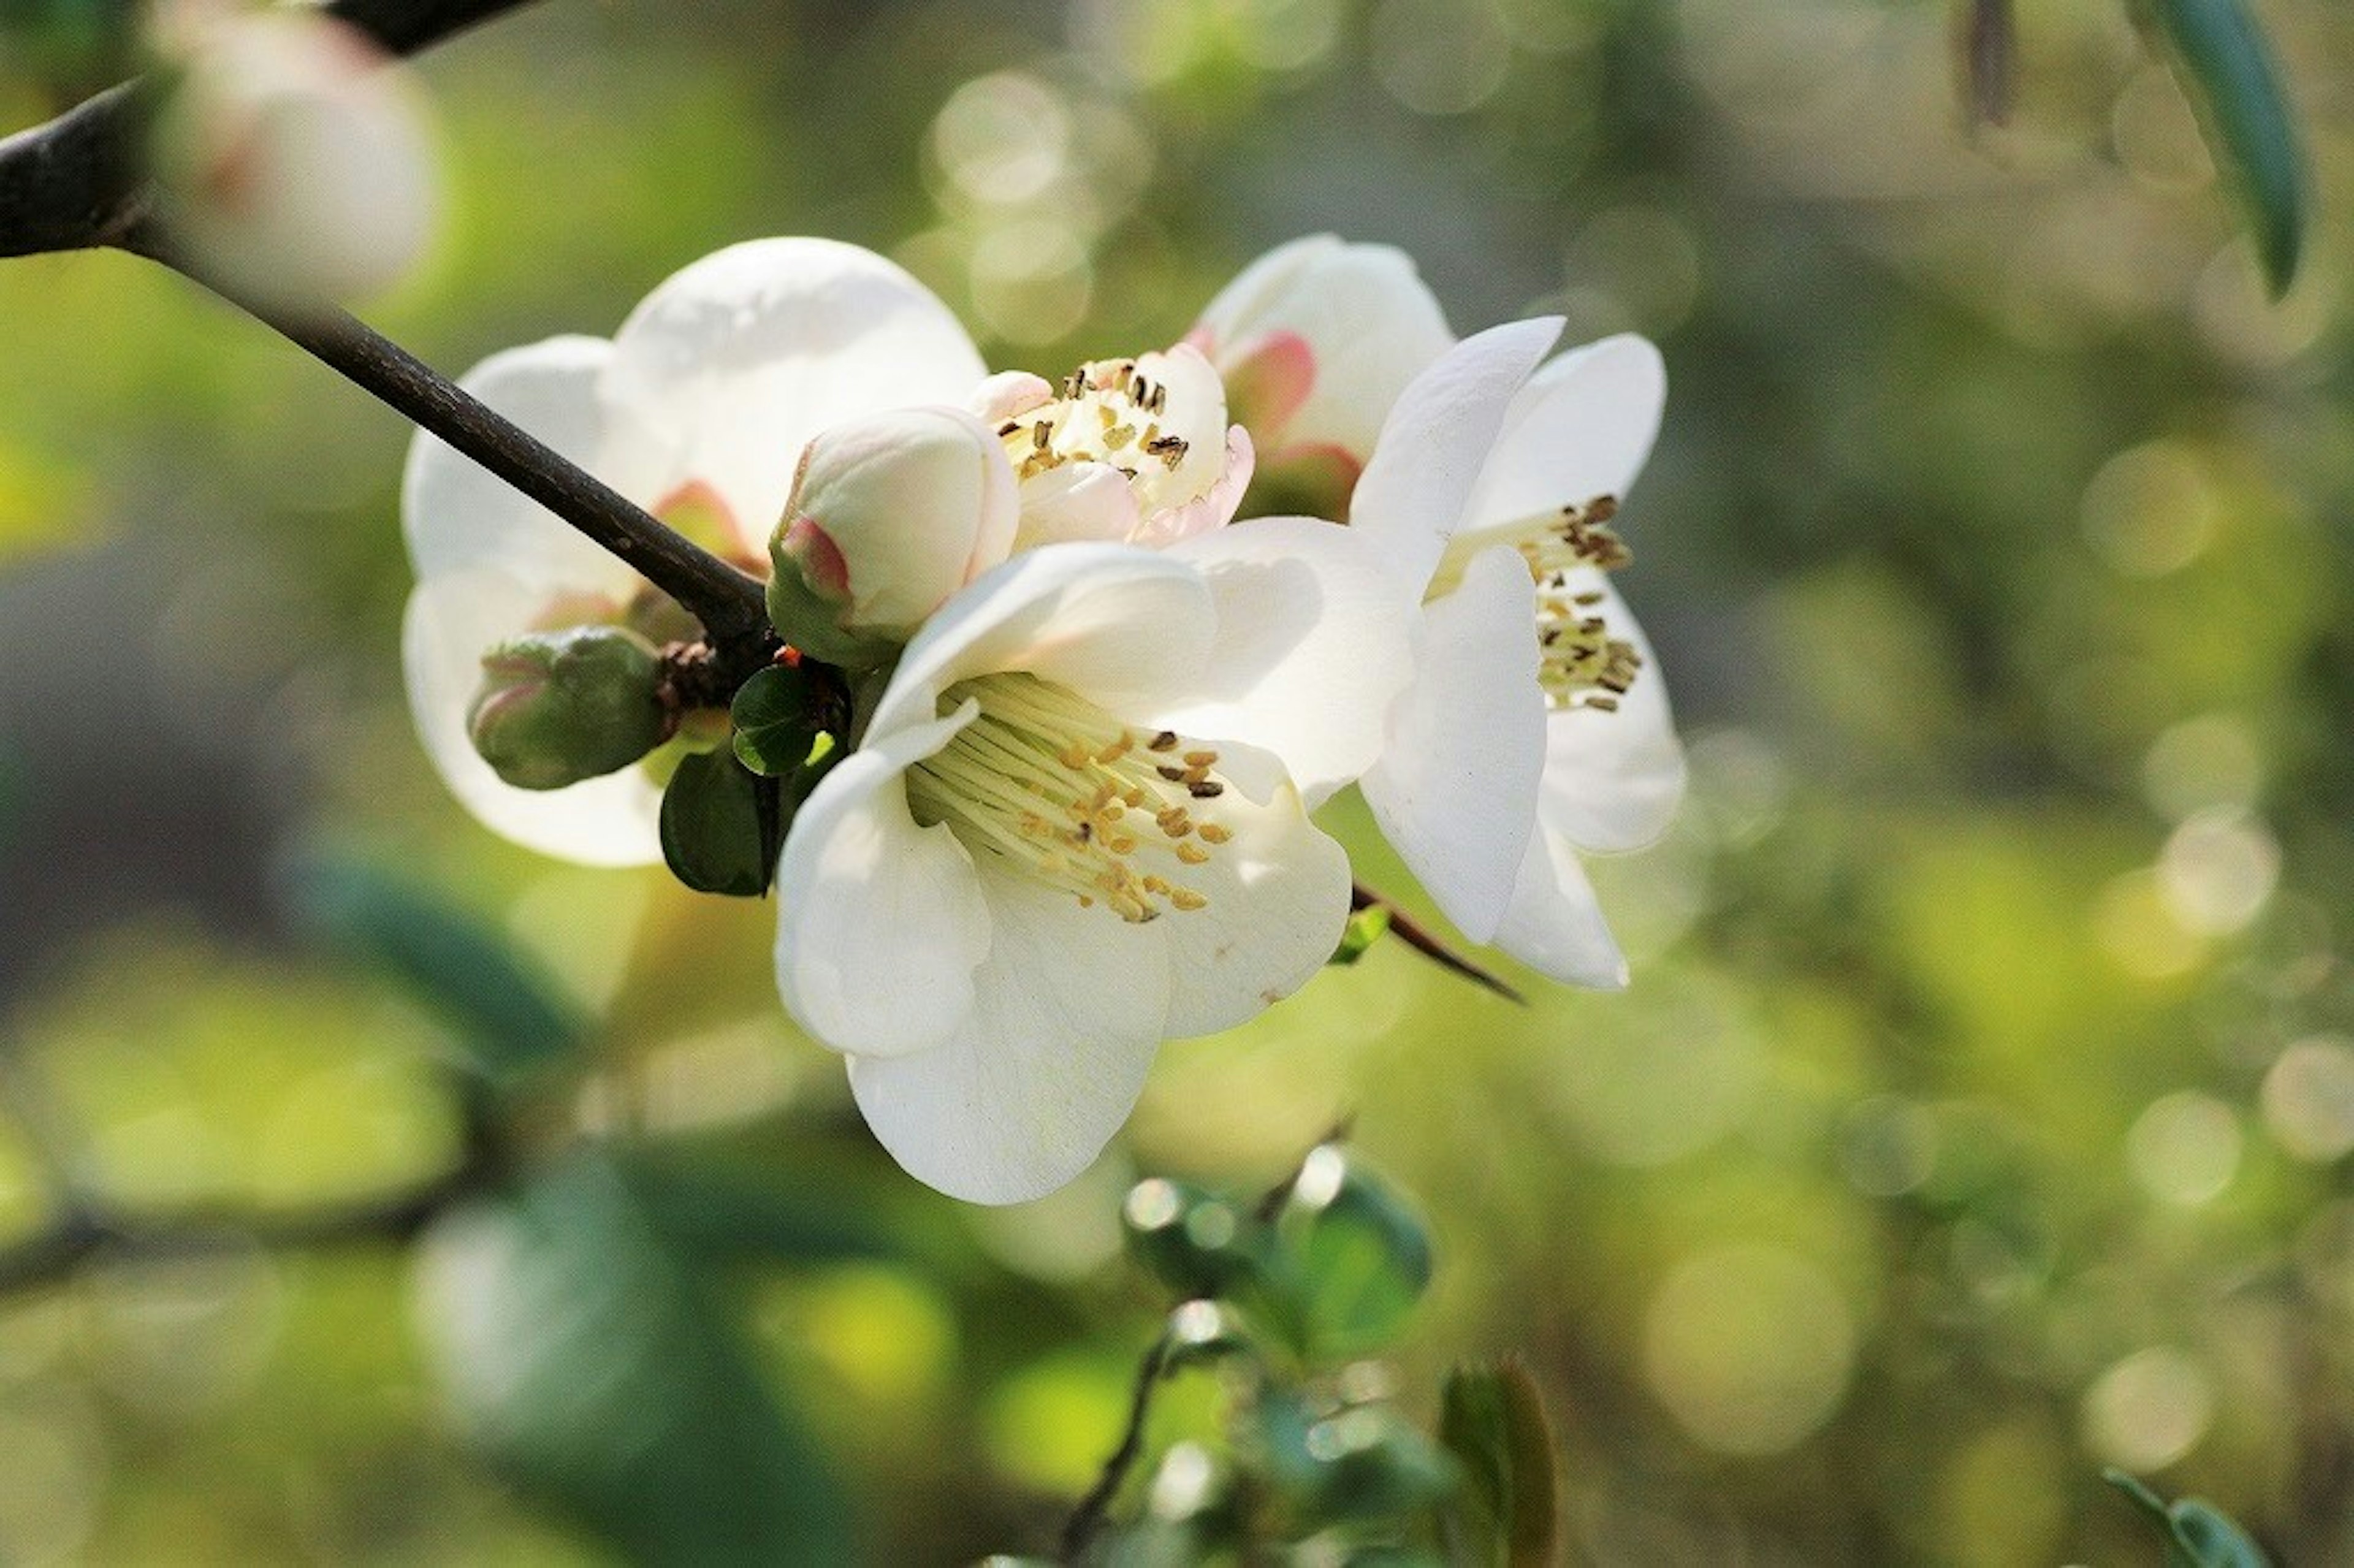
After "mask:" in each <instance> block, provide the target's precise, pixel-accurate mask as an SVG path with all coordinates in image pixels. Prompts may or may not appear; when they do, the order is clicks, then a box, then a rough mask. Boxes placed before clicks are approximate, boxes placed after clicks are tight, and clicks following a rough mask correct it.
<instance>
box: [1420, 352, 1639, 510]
mask: <svg viewBox="0 0 2354 1568" xmlns="http://www.w3.org/2000/svg"><path fill="white" fill-rule="evenodd" d="M1667 397H1668V372H1667V366H1665V365H1664V364H1662V363H1661V361H1660V359H1659V350H1658V349H1656V348H1654V347H1652V346H1651V344H1650V343H1649V340H1647V339H1644V338H1640V337H1637V336H1635V335H1634V334H1631V333H1628V334H1621V335H1619V336H1617V337H1606V338H1604V339H1603V340H1602V341H1601V342H1599V343H1590V344H1586V345H1585V347H1583V348H1574V349H1572V350H1570V351H1569V352H1568V353H1567V354H1564V355H1559V356H1558V357H1556V358H1554V359H1553V360H1552V361H1550V362H1549V363H1547V364H1546V365H1545V366H1543V368H1542V369H1540V370H1539V371H1538V372H1537V373H1536V374H1535V375H1534V376H1530V377H1529V382H1528V385H1527V386H1525V387H1522V388H1521V391H1520V395H1519V396H1518V397H1514V398H1513V399H1512V406H1511V408H1510V409H1509V410H1508V411H1507V412H1506V413H1505V415H1504V428H1503V432H1502V434H1500V436H1498V437H1497V439H1496V446H1495V450H1494V451H1493V452H1491V453H1490V455H1489V458H1488V466H1487V468H1486V470H1485V471H1482V472H1481V474H1480V475H1479V487H1478V488H1477V489H1476V490H1475V491H1474V492H1473V493H1472V496H1471V502H1470V504H1469V507H1467V508H1466V509H1465V523H1464V526H1465V527H1466V528H1467V529H1474V528H1482V527H1486V526H1489V525H1490V524H1500V523H1511V522H1515V521H1517V520H1519V519H1521V518H1523V517H1532V516H1535V515H1537V514H1540V513H1547V512H1555V511H1558V510H1560V509H1561V508H1562V507H1564V506H1565V505H1569V504H1571V503H1585V502H1587V501H1591V500H1593V499H1594V498H1595V497H1596V496H1597V495H1609V496H1617V497H1621V498H1623V497H1624V496H1625V495H1626V493H1627V491H1628V487H1629V486H1631V485H1632V484H1633V483H1634V482H1635V476H1636V475H1638V474H1639V473H1641V472H1642V471H1643V463H1644V460H1646V459H1647V458H1649V456H1650V455H1651V443H1652V442H1653V441H1654V440H1657V439H1658V437H1659V414H1660V410H1661V409H1662V408H1665V407H1666V405H1667Z"/></svg>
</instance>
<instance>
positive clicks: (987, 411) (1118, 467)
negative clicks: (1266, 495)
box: [979, 344, 1254, 550]
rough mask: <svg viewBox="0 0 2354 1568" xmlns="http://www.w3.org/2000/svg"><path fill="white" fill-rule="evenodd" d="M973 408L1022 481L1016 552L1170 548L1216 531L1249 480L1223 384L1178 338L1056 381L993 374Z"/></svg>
mask: <svg viewBox="0 0 2354 1568" xmlns="http://www.w3.org/2000/svg"><path fill="white" fill-rule="evenodd" d="M979 407H980V411H981V418H984V419H986V420H988V421H989V422H990V423H991V425H992V426H993V427H994V429H996V431H997V434H998V435H999V436H1000V437H1001V438H1002V440H1003V441H1004V443H1005V452H1006V456H1007V458H1008V459H1009V460H1010V461H1012V462H1013V465H1014V471H1015V472H1016V474H1017V475H1018V476H1019V478H1020V480H1021V487H1022V489H1021V494H1022V524H1021V527H1020V529H1019V531H1018V532H1017V534H1016V535H1015V538H1014V548H1015V549H1017V550H1028V549H1034V548H1035V547H1037V546H1040V545H1053V544H1066V543H1070V542H1073V541H1077V540H1102V541H1110V542H1113V543H1120V544H1133V545H1146V546H1160V545H1169V544H1173V543H1175V542H1176V541H1177V540H1179V539H1186V538H1191V537H1193V535H1196V534H1204V533H1207V532H1209V531H1210V530H1212V529H1214V528H1223V527H1225V525H1226V524H1228V523H1229V522H1231V521H1232V520H1233V518H1234V515H1235V508H1236V507H1238V506H1240V505H1241V504H1242V499H1243V492H1244V491H1245V490H1246V489H1248V488H1249V486H1250V480H1251V471H1252V467H1253V463H1254V458H1253V454H1252V450H1251V440H1250V437H1249V436H1248V435H1247V434H1246V433H1245V432H1244V430H1243V428H1242V427H1241V426H1240V425H1229V424H1227V423H1226V392H1225V385H1224V383H1222V382H1221V381H1220V380H1219V378H1218V373H1217V372H1216V371H1215V370H1214V369H1213V368H1211V366H1210V363H1209V361H1208V360H1206V359H1204V358H1203V357H1202V355H1201V352H1200V351H1199V350H1197V349H1195V348H1193V347H1191V346H1190V345H1187V344H1179V345H1178V346H1177V347H1175V348H1172V349H1170V350H1168V351H1166V352H1165V353H1150V354H1142V355H1138V356H1137V357H1135V358H1133V359H1104V360H1094V361H1090V362H1089V363H1087V364H1086V365H1082V366H1079V367H1078V368H1077V369H1076V370H1074V371H1072V372H1071V374H1070V375H1068V376H1065V377H1064V378H1063V382H1062V385H1061V386H1059V387H1056V386H1055V385H1054V384H1052V383H1050V382H1048V381H1046V380H1045V379H1044V378H1043V377H1041V376H1031V375H1026V374H1023V373H1022V372H1019V371H1013V372H1008V373H1006V374H1004V375H1002V376H992V377H991V378H990V381H989V383H988V385H987V386H985V387H983V388H982V389H981V397H980V399H979Z"/></svg>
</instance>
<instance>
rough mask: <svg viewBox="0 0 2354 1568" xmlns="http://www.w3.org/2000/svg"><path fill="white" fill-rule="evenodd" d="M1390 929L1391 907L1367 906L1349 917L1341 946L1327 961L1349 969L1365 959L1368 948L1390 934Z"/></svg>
mask: <svg viewBox="0 0 2354 1568" xmlns="http://www.w3.org/2000/svg"><path fill="white" fill-rule="evenodd" d="M1389 928H1390V906H1388V905H1386V904H1368V905H1366V906H1364V907H1363V909H1360V910H1358V911H1356V913H1354V914H1352V915H1351V916H1349V924H1348V925H1347V926H1346V927H1343V928H1342V929H1341V945H1340V946H1339V947H1338V948H1334V949H1333V950H1332V956H1331V958H1330V959H1326V960H1325V961H1326V962H1327V963H1333V964H1338V965H1340V966H1341V967H1342V968H1343V969H1345V968H1347V967H1348V966H1350V965H1352V964H1353V963H1355V962H1356V961H1357V960H1358V959H1362V958H1363V957H1364V956H1365V952H1366V950H1367V949H1368V948H1371V947H1372V946H1373V944H1374V943H1375V942H1378V941H1380V940H1381V939H1382V938H1383V937H1384V936H1385V935H1387V934H1388V931H1389Z"/></svg>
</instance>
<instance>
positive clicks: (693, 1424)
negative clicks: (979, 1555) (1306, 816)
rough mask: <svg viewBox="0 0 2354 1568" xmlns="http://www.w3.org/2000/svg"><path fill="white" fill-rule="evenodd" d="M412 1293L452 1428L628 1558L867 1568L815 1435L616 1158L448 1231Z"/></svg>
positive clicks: (539, 1186) (556, 1177)
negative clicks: (769, 1379)
mask: <svg viewBox="0 0 2354 1568" xmlns="http://www.w3.org/2000/svg"><path fill="white" fill-rule="evenodd" d="M416 1284H417V1297H418V1305H419V1324H420V1328H421V1331H422V1332H423V1334H424V1336H425V1339H426V1341H427V1345H428V1348H429V1351H430V1355H431V1361H432V1365H433V1370H434V1372H436V1374H437V1377H438V1381H439V1383H440V1389H441V1393H442V1396H443V1398H444V1399H445V1400H446V1402H447V1403H448V1404H449V1405H450V1407H451V1412H452V1414H453V1415H454V1416H455V1418H456V1422H457V1425H458V1427H459V1430H460V1432H461V1435H462V1436H463V1437H464V1439H465V1440H466V1442H467V1443H468V1444H469V1445H470V1446H472V1449H473V1450H474V1451H475V1452H476V1453H477V1454H478V1455H479V1456H480V1457H482V1459H483V1461H484V1462H485V1463H486V1464H488V1465H489V1466H490V1467H492V1468H493V1470H495V1471H496V1472H497V1473H498V1474H500V1475H501V1476H503V1477H504V1478H506V1479H507V1480H508V1481H510V1482H511V1483H512V1484H513V1485H514V1486H515V1487H516V1488H517V1489H519V1490H521V1491H523V1492H525V1494H527V1495H529V1496H531V1497H533V1498H535V1499H539V1500H540V1501H541V1502H542V1503H544V1504H546V1506H548V1507H550V1508H552V1509H555V1510H557V1511H560V1512H562V1513H563V1514H565V1515H567V1516H568V1517H569V1518H571V1519H572V1520H576V1521H577V1522H578V1523H579V1524H581V1525H583V1526H585V1527H586V1528H588V1529H589V1530H592V1531H596V1532H598V1533H599V1534H600V1535H602V1536H604V1537H606V1538H607V1539H608V1540H610V1542H612V1543H613V1544H614V1545H615V1546H616V1547H617V1548H618V1549H619V1550H620V1552H622V1553H623V1554H624V1555H625V1556H627V1557H629V1558H631V1560H633V1561H638V1562H644V1563H751V1562H758V1563H843V1562H853V1561H856V1560H857V1553H856V1552H855V1551H854V1547H853V1544H852V1542H851V1533H852V1532H851V1528H850V1521H849V1519H848V1517H847V1513H846V1510H845V1506H844V1504H843V1499H842V1497H841V1494H840V1493H839V1491H838V1490H837V1489H836V1488H835V1487H834V1485H833V1484H832V1481H831V1479H830V1478H828V1476H827V1475H826V1472H825V1468H824V1466H823V1464H822V1459H821V1456H820V1455H819V1454H818V1452H817V1451H816V1448H815V1446H814V1444H813V1443H812V1441H811V1437H810V1436H809V1434H808V1432H807V1431H806V1429H805V1428H804V1427H803V1425H801V1422H800V1421H799V1419H798V1418H797V1417H795V1416H794V1415H793V1414H790V1412H788V1411H787V1410H786V1409H784V1408H783V1407H782V1406H780V1405H779V1404H778V1403H777V1402H776V1401H775V1400H774V1399H773V1398H771V1397H770V1395H769V1393H768V1392H767V1390H766V1389H765V1388H764V1385H763V1383H762V1381H761V1378H760V1377H759V1375H758V1370H757V1369H756V1368H755V1367H754V1366H753V1365H752V1363H751V1361H750V1359H749V1356H748V1353H747V1351H746V1350H745V1349H744V1346H743V1345H742V1343H741V1342H740V1340H739V1339H738V1337H737V1333H736V1331H735V1330H734V1327H733V1325H732V1324H730V1323H729V1322H728V1321H727V1320H726V1318H725V1317H724V1316H723V1314H722V1313H721V1312H720V1310H719V1309H718V1307H717V1305H716V1302H715V1301H714V1299H713V1298H712V1297H711V1296H710V1294H709V1292H708V1290H707V1288H706V1286H705V1282H704V1281H703V1280H702V1279H701V1278H700V1277H698V1276H697V1274H696V1273H695V1270H694V1269H693V1267H692V1266H690V1263H689V1257H688V1254H687V1252H686V1250H685V1249H684V1248H683V1247H681V1246H680V1245H678V1244H677V1242H676V1239H675V1238H674V1237H672V1236H670V1235H668V1234H665V1233H664V1231H663V1227H662V1225H661V1224H659V1222H658V1218H657V1216H656V1215H654V1214H653V1213H652V1212H651V1211H649V1210H648V1209H647V1208H646V1207H645V1206H644V1205H643V1204H642V1203H641V1202H639V1201H638V1199H637V1197H636V1195H635V1194H634V1193H633V1192H632V1191H631V1186H630V1184H629V1182H628V1181H626V1180H625V1179H624V1178H623V1177H622V1176H621V1174H620V1172H619V1171H616V1170H615V1169H614V1168H613V1167H612V1166H611V1165H610V1163H608V1162H607V1161H606V1160H602V1159H599V1158H597V1157H594V1156H584V1157H580V1158H577V1159H574V1160H570V1161H568V1162H567V1163H565V1164H562V1165H559V1166H557V1167H555V1168H553V1169H551V1170H548V1171H544V1172H543V1173H541V1174H540V1175H538V1176H536V1177H535V1178H534V1179H533V1180H532V1181H530V1182H529V1183H528V1184H527V1185H525V1186H524V1187H523V1188H522V1189H521V1190H520V1191H518V1192H514V1193H513V1194H511V1195H507V1196H503V1197H499V1198H493V1199H483V1200H478V1201H475V1202H471V1203H468V1204H466V1205H464V1206H462V1207H461V1208H458V1209H454V1210H452V1211H451V1212H450V1213H447V1214H445V1215H443V1216H442V1217H441V1218H440V1220H438V1221H436V1222H435V1224H434V1225H433V1226H432V1228H431V1229H430V1230H429V1232H428V1233H427V1234H426V1236H425V1238H424V1241H423V1245H421V1247H420V1249H419V1255H418V1273H417V1281H416Z"/></svg>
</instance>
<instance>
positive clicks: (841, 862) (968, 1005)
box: [777, 702, 991, 1056]
mask: <svg viewBox="0 0 2354 1568" xmlns="http://www.w3.org/2000/svg"><path fill="white" fill-rule="evenodd" d="M979 711H980V705H978V704H976V703H970V702H968V703H966V704H965V705H963V706H962V707H961V708H960V709H959V710H958V711H957V712H956V713H954V714H952V715H949V716H948V717H947V718H943V719H938V720H935V721H933V722H932V723H930V724H923V725H915V726H910V727H908V728H905V729H901V730H897V731H895V732H894V733H892V734H890V735H887V736H881V737H878V738H873V739H870V740H869V742H868V743H867V744H866V745H864V746H862V747H859V748H858V749H857V750H856V751H854V752H853V753H851V754H850V756H848V757H847V758H843V761H842V763H841V765H840V766H839V767H837V768H834V769H833V771H832V772H831V773H829V774H827V775H826V777H825V781H824V782H823V783H822V784H820V785H819V786H818V787H817V789H816V790H815V791H814V792H813V793H811V796H810V798H809V800H807V801H805V802H803V804H802V806H801V810H800V811H799V812H798V813H797V814H796V815H795V816H794V819H793V826H792V832H791V833H790V835H789V836H788V837H787V838H786V840H785V853H784V857H783V861H782V863H781V864H780V865H779V869H778V872H777V885H778V886H779V888H780V889H782V890H783V892H784V899H783V902H782V903H781V905H780V906H779V910H778V918H777V989H778V990H779V992H780V993H782V995H783V997H784V1000H785V1006H786V1008H787V1010H789V1011H790V1012H791V1013H792V1015H793V1017H794V1018H795V1019H797V1020H799V1021H800V1022H801V1027H802V1028H804V1029H806V1030H808V1031H809V1032H810V1033H811V1034H814V1035H816V1036H817V1037H818V1039H819V1040H821V1041H822V1042H823V1043H824V1044H827V1045H830V1046H832V1048H833V1049H835V1050H837V1051H842V1052H846V1053H862V1054H870V1055H878V1056H880V1055H901V1054H907V1053H910V1052H917V1051H928V1050H930V1049H932V1048H933V1047H935V1046H938V1045H939V1044H941V1043H942V1042H944V1041H946V1040H947V1039H949V1036H950V1035H952V1034H953V1033H956V1031H957V1030H958V1029H960V1028H961V1027H962V1026H964V1024H965V1023H966V1022H968V1021H969V1020H970V1018H971V1016H972V1012H973V1006H974V1000H975V997H974V984H975V981H974V971H975V970H976V969H978V968H979V967H980V966H981V963H982V962H983V961H984V960H985V959H987V958H988V957H989V952H990V934H991V919H990V913H989V908H988V906H987V904H986V902H985V901H984V900H983V898H982V896H981V882H980V879H979V877H978V875H977V874H976V873H975V872H974V869H973V863H972V857H971V856H970V854H968V853H966V852H965V849H964V846H963V845H962V844H960V843H959V842H957V840H956V836H955V835H954V834H953V833H951V832H949V830H948V829H947V828H945V827H942V826H938V825H937V824H936V825H934V826H932V827H928V828H926V827H919V826H917V822H916V820H915V818H914V817H912V816H910V815H909V814H908V811H907V789H906V786H905V784H904V783H903V782H902V780H903V779H904V776H905V773H906V770H907V765H908V764H909V763H911V762H915V761H917V760H918V759H919V758H926V757H929V756H930V755H931V754H932V753H934V752H936V751H938V749H939V748H940V747H943V746H945V745H947V744H948V743H949V739H950V738H952V737H953V736H955V735H956V733H957V731H959V730H960V729H962V728H963V727H964V726H966V725H967V724H969V723H970V722H971V721H972V717H973V715H975V714H976V713H978V712H979Z"/></svg>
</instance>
